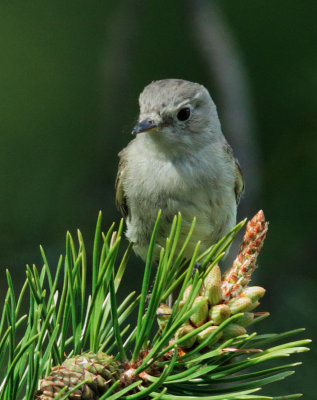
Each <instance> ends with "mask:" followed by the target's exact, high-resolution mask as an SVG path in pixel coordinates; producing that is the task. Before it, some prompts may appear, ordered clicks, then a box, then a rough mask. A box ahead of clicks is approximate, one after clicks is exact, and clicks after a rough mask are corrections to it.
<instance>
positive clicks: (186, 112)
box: [177, 107, 190, 121]
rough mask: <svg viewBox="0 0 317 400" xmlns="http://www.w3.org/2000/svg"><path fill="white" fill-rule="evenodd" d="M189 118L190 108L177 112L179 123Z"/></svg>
mask: <svg viewBox="0 0 317 400" xmlns="http://www.w3.org/2000/svg"><path fill="white" fill-rule="evenodd" d="M189 116H190V108H189V107H185V108H182V109H181V110H179V111H178V114H177V119H178V120H180V121H186V119H188V118H189Z"/></svg>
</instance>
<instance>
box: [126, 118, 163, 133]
mask: <svg viewBox="0 0 317 400" xmlns="http://www.w3.org/2000/svg"><path fill="white" fill-rule="evenodd" d="M155 128H157V125H156V124H155V123H154V122H153V121H149V120H147V119H146V120H144V121H141V122H139V123H138V124H136V125H135V127H134V128H133V131H132V135H137V134H138V133H141V132H148V131H151V130H152V129H155Z"/></svg>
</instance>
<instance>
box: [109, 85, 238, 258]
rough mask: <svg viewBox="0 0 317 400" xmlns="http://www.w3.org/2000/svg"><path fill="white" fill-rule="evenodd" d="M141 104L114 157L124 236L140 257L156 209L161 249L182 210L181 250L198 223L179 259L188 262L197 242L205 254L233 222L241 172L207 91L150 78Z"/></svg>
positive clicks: (143, 252)
mask: <svg viewBox="0 0 317 400" xmlns="http://www.w3.org/2000/svg"><path fill="white" fill-rule="evenodd" d="M139 105H140V115H139V123H138V125H137V126H136V127H135V128H134V130H133V132H134V133H135V134H136V138H135V139H134V140H132V141H131V142H130V143H129V144H128V146H127V147H126V148H124V149H123V150H122V151H121V152H120V153H119V157H120V162H119V170H118V175H117V181H116V203H117V206H118V208H119V209H120V210H121V212H122V214H123V216H124V217H125V218H126V223H127V231H126V236H127V238H128V239H129V240H130V241H132V242H133V243H134V246H133V248H134V251H135V252H136V254H138V255H140V256H141V257H142V258H143V259H145V257H146V252H147V248H148V244H149V241H150V237H151V233H152V230H153V227H154V223H155V220H156V216H157V212H158V210H159V209H162V219H161V223H160V229H159V232H158V236H157V249H159V247H160V246H164V245H165V240H166V237H167V236H168V234H169V230H170V227H171V222H172V219H173V217H174V215H176V214H177V213H178V212H179V211H180V212H181V214H182V232H181V238H180V241H179V248H180V247H181V246H182V244H183V241H184V239H185V237H186V235H187V233H188V229H189V227H190V225H191V223H192V221H193V218H194V217H196V218H197V222H196V227H195V230H194V234H193V236H192V238H191V241H190V244H189V246H188V247H187V250H186V252H185V254H184V256H185V257H190V256H191V255H192V253H193V250H194V247H195V245H196V243H197V241H198V240H200V241H201V247H200V249H201V251H203V250H205V249H207V248H208V247H209V246H211V245H212V244H214V243H215V242H217V241H218V240H219V239H221V238H222V237H223V236H224V235H225V234H226V233H227V232H228V231H229V230H230V229H231V228H232V227H233V226H234V225H235V223H236V210H237V204H238V202H239V199H240V196H241V193H242V191H243V187H244V184H243V178H242V174H241V170H240V168H239V165H238V163H237V161H236V160H235V159H234V157H233V153H232V150H231V148H230V146H229V145H228V143H227V141H226V139H225V138H224V136H223V134H222V131H221V126H220V122H219V118H218V114H217V110H216V106H215V104H214V102H213V101H212V99H211V97H210V95H209V93H208V91H207V89H206V88H205V87H204V86H202V85H199V84H197V83H192V82H188V81H184V80H180V79H164V80H160V81H154V82H152V83H151V84H149V85H148V86H146V87H145V89H144V90H143V92H142V93H141V95H140V98H139ZM187 117H188V118H187ZM178 250H179V249H178Z"/></svg>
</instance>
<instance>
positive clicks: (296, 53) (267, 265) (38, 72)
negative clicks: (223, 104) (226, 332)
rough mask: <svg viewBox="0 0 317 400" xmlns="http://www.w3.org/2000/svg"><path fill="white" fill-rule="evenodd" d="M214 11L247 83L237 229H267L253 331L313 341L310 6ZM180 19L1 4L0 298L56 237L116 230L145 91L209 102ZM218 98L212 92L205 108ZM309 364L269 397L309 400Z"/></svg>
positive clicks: (86, 5) (173, 11)
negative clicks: (244, 223)
mask: <svg viewBox="0 0 317 400" xmlns="http://www.w3.org/2000/svg"><path fill="white" fill-rule="evenodd" d="M147 3H148V5H146V4H147ZM217 3H218V5H219V6H220V8H221V9H222V11H223V14H224V17H225V19H226V21H227V24H228V25H229V27H230V29H231V31H232V34H233V37H234V40H235V42H236V44H237V46H238V48H239V52H240V54H241V57H242V60H243V62H244V65H245V67H246V70H247V76H248V79H249V81H250V84H251V97H252V102H253V109H254V115H253V117H254V118H255V120H256V129H254V132H253V134H254V140H256V141H257V143H258V145H259V148H260V154H259V156H258V157H259V162H260V165H261V168H260V176H261V188H260V193H259V196H258V198H257V199H256V201H255V204H254V208H255V209H254V210H253V209H252V210H249V211H248V216H249V217H250V216H252V213H253V212H254V211H255V210H257V209H260V208H262V209H263V210H264V211H265V214H266V217H267V219H268V220H269V221H270V230H269V235H268V238H267V240H266V243H265V247H264V250H263V252H262V255H261V258H260V269H259V270H258V271H257V273H256V276H255V278H254V282H256V283H257V284H261V285H262V286H264V287H266V288H267V295H266V297H265V299H264V301H263V303H262V304H263V305H262V309H265V310H269V311H270V312H271V314H272V315H271V317H270V319H269V320H266V322H264V323H262V325H259V326H257V329H258V330H259V331H260V332H269V331H276V332H278V331H282V330H285V329H293V328H296V327H302V326H306V327H307V328H308V331H307V336H308V337H313V336H314V333H315V331H316V329H317V326H316V317H315V315H316V311H315V310H316V306H317V301H316V300H317V298H316V291H317V286H316V261H315V259H316V256H315V252H316V222H317V221H316V214H315V207H314V206H315V197H316V174H317V162H316V159H317V151H316V147H317V139H316V137H317V136H316V132H317V114H316V109H317V49H316V42H317V23H316V17H317V5H316V1H312V0H311V1H309V0H302V1H296V0H288V1H286V0H279V1H277V0H252V1H251V0H249V1H247V0H231V1H230V0H225V1H221V2H220V1H219V2H217ZM189 20H190V16H189V15H188V11H187V7H186V4H185V2H182V1H173V2H172V1H170V2H166V4H165V2H154V1H153V2H137V1H134V2H132V1H130V2H128V1H127V2H122V3H120V4H119V2H117V3H115V2H110V1H108V2H107V1H104V2H95V1H89V2H88V1H83V0H79V1H69V2H67V4H64V3H63V2H59V1H55V2H53V3H48V2H43V1H24V2H14V1H12V2H6V1H2V2H1V5H0V51H1V53H0V54H1V62H0V130H1V134H0V184H1V193H0V226H1V229H0V265H1V266H0V283H1V288H2V289H1V290H2V291H3V290H4V288H5V286H6V283H5V274H4V268H5V267H7V266H8V267H9V268H10V270H11V271H12V272H13V278H14V281H15V282H17V283H18V281H19V279H20V280H21V281H22V279H24V276H25V275H24V266H25V264H26V263H31V264H32V263H33V262H35V263H40V258H39V251H38V244H40V243H41V244H43V245H44V247H45V249H46V251H47V253H48V257H49V259H50V260H51V261H52V263H53V262H54V261H55V260H56V258H57V255H58V254H59V253H60V252H62V251H63V242H64V236H65V231H66V230H67V229H70V230H71V231H75V229H76V228H77V227H79V228H80V229H81V230H82V231H83V234H84V237H86V238H87V241H88V244H91V238H92V233H93V230H94V225H95V221H96V217H97V213H98V210H100V209H101V210H103V213H104V228H106V227H107V226H108V225H109V224H110V223H111V222H112V221H113V220H115V221H118V220H119V214H118V212H117V211H116V209H115V206H114V189H113V184H114V180H115V175H116V169H117V161H118V159H117V153H118V151H119V150H120V149H121V148H122V147H123V146H124V145H125V144H126V143H127V142H128V141H129V140H130V135H129V132H130V130H131V127H132V126H133V123H134V121H135V120H136V117H137V113H138V106H137V97H138V94H139V92H140V91H141V90H142V88H143V87H144V86H145V85H146V84H147V83H149V82H150V81H152V80H154V79H160V78H166V77H180V78H184V79H188V80H192V81H198V82H201V83H203V84H205V85H207V86H208V87H209V88H210V89H211V91H212V89H213V87H212V84H211V83H210V82H212V77H210V72H209V71H208V68H207V67H206V65H205V62H204V60H203V59H202V57H201V55H200V52H199V51H198V49H197V43H196V42H195V40H194V39H193V35H192V32H191V28H190V24H189ZM123 27H124V28H123ZM212 93H213V91H212ZM217 96H218V94H217V93H216V92H215V93H213V97H214V98H215V101H216V102H217ZM220 113H221V110H220ZM242 151H243V149H242ZM247 185H248V182H247ZM243 216H244V215H243ZM127 274H129V278H128V279H129V282H130V286H129V289H131V288H132V287H134V285H136V284H137V282H139V280H140V278H141V275H142V262H141V261H140V260H137V259H136V258H134V259H133V262H132V263H131V266H130V270H129V271H128V272H127ZM133 279H135V282H133V281H132V280H133ZM127 290H128V288H127ZM313 346H314V345H313ZM313 354H314V352H313V351H312V352H310V353H307V354H304V356H301V357H300V358H301V359H302V360H303V361H304V366H303V367H300V368H299V369H298V371H297V374H295V376H294V377H292V378H290V379H288V380H287V381H283V382H282V383H279V384H278V385H276V387H275V393H276V392H279V393H281V394H282V393H291V392H303V393H304V394H305V395H306V397H305V398H307V399H313V398H315V396H314V393H315V387H316V382H315V381H314V378H315V375H316V362H315V359H314V355H313Z"/></svg>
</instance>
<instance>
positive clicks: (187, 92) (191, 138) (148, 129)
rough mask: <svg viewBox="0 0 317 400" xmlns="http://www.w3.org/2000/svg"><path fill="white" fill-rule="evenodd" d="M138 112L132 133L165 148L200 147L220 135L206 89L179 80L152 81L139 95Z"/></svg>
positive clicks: (211, 101)
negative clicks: (144, 134)
mask: <svg viewBox="0 0 317 400" xmlns="http://www.w3.org/2000/svg"><path fill="white" fill-rule="evenodd" d="M139 105H140V115H139V119H138V123H137V125H136V126H135V127H134V129H133V131H132V134H133V135H139V134H143V133H146V135H147V136H148V137H149V138H151V139H152V140H154V141H155V142H156V143H157V144H158V145H161V146H163V147H168V146H171V145H173V146H174V147H175V146H176V147H177V146H180V147H184V146H187V147H191V148H193V146H194V147H195V146H203V145H205V144H206V143H208V142H209V143H210V142H211V141H212V140H215V139H217V138H219V137H222V133H221V127H220V122H219V118H218V114H217V110H216V106H215V104H214V102H213V100H212V98H211V96H210V94H209V92H208V90H207V89H206V88H205V87H204V86H202V85H200V84H198V83H193V82H189V81H185V80H181V79H164V80H159V81H154V82H152V83H150V84H149V85H148V86H146V87H145V88H144V90H143V92H142V93H141V94H140V97H139Z"/></svg>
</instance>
